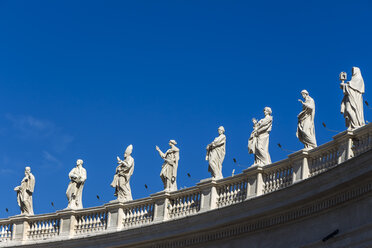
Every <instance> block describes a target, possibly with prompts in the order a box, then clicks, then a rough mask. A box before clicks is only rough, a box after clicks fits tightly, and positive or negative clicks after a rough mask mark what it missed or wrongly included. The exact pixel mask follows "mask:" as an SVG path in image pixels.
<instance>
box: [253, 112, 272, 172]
mask: <svg viewBox="0 0 372 248" xmlns="http://www.w3.org/2000/svg"><path fill="white" fill-rule="evenodd" d="M264 113H265V117H264V118H263V119H261V120H260V121H257V120H256V119H255V118H253V119H252V122H253V131H252V133H251V136H250V137H249V140H248V151H249V153H253V154H254V165H266V164H271V158H270V154H269V134H270V131H271V128H272V124H273V117H272V116H271V113H272V111H271V108H269V107H265V108H264Z"/></svg>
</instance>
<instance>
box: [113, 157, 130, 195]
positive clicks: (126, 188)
mask: <svg viewBox="0 0 372 248" xmlns="http://www.w3.org/2000/svg"><path fill="white" fill-rule="evenodd" d="M133 170H134V159H133V158H132V156H130V155H129V156H127V157H126V158H125V159H124V161H120V164H119V165H118V166H117V167H116V173H115V176H114V180H113V181H112V183H111V186H112V187H114V188H115V196H117V197H118V200H119V201H120V202H126V201H132V200H133V198H132V191H131V188H130V184H129V182H130V178H131V176H132V175H133Z"/></svg>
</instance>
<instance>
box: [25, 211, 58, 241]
mask: <svg viewBox="0 0 372 248" xmlns="http://www.w3.org/2000/svg"><path fill="white" fill-rule="evenodd" d="M33 218H34V217H33ZM28 223H29V230H28V233H27V237H28V239H44V238H50V237H54V236H57V235H58V234H59V228H60V226H59V225H60V220H59V219H58V218H56V217H55V216H54V217H52V218H43V219H36V220H31V221H29V222H28Z"/></svg>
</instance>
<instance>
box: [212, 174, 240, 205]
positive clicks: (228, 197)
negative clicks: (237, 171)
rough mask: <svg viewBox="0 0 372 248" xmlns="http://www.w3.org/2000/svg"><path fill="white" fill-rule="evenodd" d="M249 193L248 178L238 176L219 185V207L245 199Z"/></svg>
mask: <svg viewBox="0 0 372 248" xmlns="http://www.w3.org/2000/svg"><path fill="white" fill-rule="evenodd" d="M246 194H247V178H244V177H243V178H238V179H236V180H234V181H232V182H231V180H229V181H227V182H225V183H223V184H222V185H219V186H218V187H217V195H218V197H217V207H224V206H228V205H231V204H235V203H238V202H242V201H244V199H245V197H246Z"/></svg>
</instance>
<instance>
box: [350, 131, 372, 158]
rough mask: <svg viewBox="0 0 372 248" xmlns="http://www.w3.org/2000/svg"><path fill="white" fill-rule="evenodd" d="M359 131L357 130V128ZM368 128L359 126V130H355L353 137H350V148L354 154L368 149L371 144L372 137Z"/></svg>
mask: <svg viewBox="0 0 372 248" xmlns="http://www.w3.org/2000/svg"><path fill="white" fill-rule="evenodd" d="M358 131H359V130H358ZM368 131H369V130H368V129H365V128H364V127H362V128H361V130H360V131H359V132H357V131H356V132H355V137H354V138H353V139H352V144H353V146H352V150H353V154H354V156H358V155H359V154H361V153H363V152H366V151H368V150H369V149H370V148H371V146H372V138H371V135H370V133H369V132H368Z"/></svg>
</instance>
